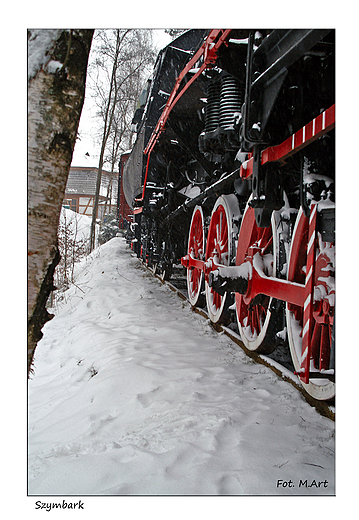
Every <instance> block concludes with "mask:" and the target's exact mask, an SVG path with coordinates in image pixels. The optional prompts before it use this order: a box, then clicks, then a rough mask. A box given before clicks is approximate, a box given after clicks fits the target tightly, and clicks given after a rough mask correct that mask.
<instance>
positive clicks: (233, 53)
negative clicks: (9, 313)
mask: <svg viewBox="0 0 359 520" xmlns="http://www.w3.org/2000/svg"><path fill="white" fill-rule="evenodd" d="M334 103H335V31H334V30H329V29H303V30H302V29H294V30H289V29H288V30H287V29H278V30H271V29H253V30H249V29H245V30H240V29H226V30H225V29H212V30H203V29H200V30H195V29H194V30H189V31H186V32H185V33H183V34H182V35H181V36H179V37H178V38H177V39H175V40H173V41H172V42H171V43H170V44H169V45H168V46H167V47H165V48H164V49H163V50H162V51H161V52H160V53H159V55H158V58H157V62H156V65H155V68H154V73H153V76H152V78H151V79H150V80H149V81H148V82H147V85H146V88H145V89H144V91H143V93H142V95H141V99H140V102H139V105H138V109H137V110H136V113H135V115H134V119H133V128H134V130H135V132H136V141H135V144H134V146H133V149H132V152H131V154H130V155H129V157H128V159H127V161H126V163H125V165H124V168H123V172H122V175H121V182H122V189H123V192H124V194H125V197H126V200H127V203H128V204H129V206H130V207H131V210H132V214H133V222H132V224H131V228H132V231H133V236H132V245H133V249H134V250H135V252H136V254H137V255H138V256H139V257H141V258H142V259H143V261H144V262H146V263H147V264H148V265H151V266H156V268H157V270H158V271H160V272H161V274H162V276H163V277H164V278H165V279H169V278H170V277H171V275H172V270H173V266H174V265H176V264H179V262H180V263H181V264H182V266H184V267H185V269H186V273H187V290H188V299H189V301H190V302H191V304H192V305H193V306H204V305H206V306H207V312H208V315H209V317H210V319H211V320H212V322H213V323H228V322H229V320H231V319H233V316H235V320H236V322H237V325H238V330H239V333H240V336H241V339H242V342H243V344H244V345H245V347H246V348H247V349H249V350H250V351H256V352H260V353H271V352H272V351H273V350H274V349H275V348H276V347H277V346H278V345H279V344H283V342H284V343H287V344H288V345H289V349H290V353H291V357H292V361H293V365H294V369H295V373H296V374H297V375H298V378H299V379H300V381H301V383H302V385H303V386H304V388H305V390H306V391H307V392H308V393H309V394H310V395H311V396H312V397H314V398H315V399H319V400H331V399H332V398H333V397H334V394H335V382H334V363H335V356H334V354H335V342H334V319H335V311H334V309H335V197H334V184H335V171H334V165H335V159H334V154H335V129H334V126H335V104H334Z"/></svg>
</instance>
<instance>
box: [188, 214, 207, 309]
mask: <svg viewBox="0 0 359 520" xmlns="http://www.w3.org/2000/svg"><path fill="white" fill-rule="evenodd" d="M188 255H189V256H192V257H193V258H195V259H196V260H203V257H204V219H203V211H202V208H201V207H200V206H196V207H195V209H194V211H193V215H192V220H191V225H190V228H189V236H188ZM202 282H203V272H202V271H201V269H198V268H196V267H190V268H188V269H187V289H188V299H189V301H190V302H191V304H192V305H198V304H200V303H201V302H200V300H201V291H202Z"/></svg>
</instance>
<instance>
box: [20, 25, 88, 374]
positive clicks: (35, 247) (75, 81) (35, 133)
mask: <svg viewBox="0 0 359 520" xmlns="http://www.w3.org/2000/svg"><path fill="white" fill-rule="evenodd" d="M92 35H93V30H88V29H86V30H71V31H66V30H55V31H47V30H46V29H43V30H37V31H34V30H30V31H29V32H28V47H29V54H28V57H29V75H30V77H29V83H28V107H29V113H28V255H29V256H28V373H29V372H30V369H31V364H32V360H33V355H34V351H35V348H36V345H37V342H38V341H39V340H40V339H41V337H42V332H41V329H42V327H43V325H44V324H45V323H46V321H48V320H49V319H51V317H52V316H50V315H49V313H48V312H47V311H46V307H45V306H46V301H47V299H48V296H49V294H50V292H51V291H52V290H53V273H54V269H55V267H56V265H57V263H58V262H59V259H60V256H59V252H58V247H57V227H58V223H59V216H60V211H61V204H62V200H63V197H64V193H65V187H66V181H67V177H68V172H69V168H70V164H71V160H72V153H73V148H74V145H75V139H76V134H77V128H78V124H79V119H80V115H81V110H82V106H83V101H84V95H85V82H86V70H87V61H88V56H89V51H90V46H91V40H92ZM46 36H48V37H49V39H50V44H49V45H47V47H46V49H45V51H43V56H42V59H40V60H39V59H38V56H39V54H41V51H42V50H43V45H44V44H43V42H44V40H46ZM36 62H38V63H37V64H36ZM36 65H37V66H36Z"/></svg>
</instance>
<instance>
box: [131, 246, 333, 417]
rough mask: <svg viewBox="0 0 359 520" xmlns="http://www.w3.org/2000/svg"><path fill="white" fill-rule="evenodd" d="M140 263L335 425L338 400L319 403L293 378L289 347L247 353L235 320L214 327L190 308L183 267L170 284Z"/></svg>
mask: <svg viewBox="0 0 359 520" xmlns="http://www.w3.org/2000/svg"><path fill="white" fill-rule="evenodd" d="M134 256H136V255H134ZM139 262H140V263H141V265H142V266H143V267H144V269H146V270H147V271H149V272H151V274H152V275H153V276H154V277H155V278H157V279H158V280H159V281H160V282H161V283H163V284H164V285H166V286H167V287H169V288H170V289H171V290H172V291H173V292H175V293H176V294H177V295H178V297H179V298H181V299H182V300H185V301H186V302H187V304H188V305H189V306H190V307H191V309H192V311H193V312H196V313H197V314H199V315H200V316H202V317H203V318H204V319H206V320H208V322H209V323H210V324H211V326H212V327H213V329H214V330H215V331H216V332H218V333H223V334H225V335H226V336H227V337H228V338H229V339H230V340H231V341H232V342H233V343H235V344H236V345H237V346H239V347H240V348H241V349H242V350H243V352H244V353H245V354H246V355H247V356H248V357H250V358H251V359H252V360H253V361H254V362H255V363H258V364H261V365H265V366H266V367H268V368H269V369H270V370H272V371H273V372H274V373H275V374H277V376H279V377H280V378H281V379H283V380H284V381H286V382H288V383H290V384H291V385H292V386H293V387H294V388H296V389H297V390H298V391H299V392H300V393H301V394H302V396H303V397H304V399H305V400H306V401H307V403H308V404H309V405H310V406H313V407H314V408H315V409H316V410H317V412H318V413H320V414H321V415H323V416H324V417H327V418H328V419H331V420H332V421H335V399H333V400H331V401H318V400H317V399H314V398H313V397H312V396H310V395H309V394H308V393H307V392H306V391H305V389H304V388H303V386H302V385H301V384H300V382H299V381H298V378H297V376H296V375H295V374H294V367H293V363H292V360H291V355H290V352H289V347H288V345H287V344H283V345H282V346H279V347H277V348H276V349H275V350H274V352H273V353H272V354H268V355H263V354H258V353H256V352H253V351H251V350H249V349H247V348H246V346H245V345H244V343H243V342H242V341H241V338H240V335H239V331H238V326H237V324H236V323H235V319H233V320H232V321H231V322H230V323H229V324H228V325H227V326H226V325H223V324H219V323H213V322H212V321H211V320H210V317H209V315H208V313H207V310H206V307H205V306H204V307H203V308H201V307H197V306H194V305H192V304H191V302H190V300H189V298H188V292H187V278H186V269H184V268H183V267H182V266H181V265H175V266H174V268H173V274H172V276H171V281H167V280H165V278H164V275H163V274H162V273H158V272H157V271H156V266H155V267H149V266H147V265H146V263H145V262H144V261H143V260H141V259H139ZM233 316H234V313H233Z"/></svg>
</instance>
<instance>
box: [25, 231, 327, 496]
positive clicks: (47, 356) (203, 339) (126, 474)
mask: <svg viewBox="0 0 359 520" xmlns="http://www.w3.org/2000/svg"><path fill="white" fill-rule="evenodd" d="M76 283H77V286H78V287H74V286H73V287H72V288H71V289H70V290H69V291H68V292H67V293H66V295H67V296H66V299H67V303H66V304H64V305H63V307H62V308H61V310H60V311H59V313H58V315H57V316H56V317H55V318H54V319H53V320H52V321H51V322H49V323H48V324H47V325H46V326H45V328H44V337H43V339H42V340H41V342H40V343H39V345H38V348H37V350H36V356H35V375H34V377H33V379H32V380H31V381H30V382H29V494H30V495H34V494H36V495H47V494H53V495H91V494H96V495H101V494H104V495H123V494H127V495H147V494H155V495H163V494H173V495H193V494H194V495H221V494H224V495H225V494H236V495H237V494H255V495H263V494H269V495H272V494H284V495H286V494H296V495H310V494H333V493H334V486H335V482H334V423H333V422H332V421H330V420H329V419H326V418H324V417H322V416H320V415H319V414H318V413H317V412H316V411H315V410H314V409H313V408H311V407H310V406H309V405H308V404H307V403H306V402H305V400H304V399H303V397H302V396H301V395H300V393H299V392H298V391H297V390H296V389H295V388H293V387H292V386H291V385H290V384H288V383H286V382H284V381H282V380H281V379H280V378H279V377H277V376H276V375H275V374H274V373H273V372H272V371H271V370H270V369H268V368H267V367H265V366H262V365H258V364H255V363H254V362H252V361H251V360H250V359H249V358H248V357H246V356H245V354H244V353H243V352H242V351H241V350H240V348H239V347H236V346H235V345H234V344H232V343H231V342H230V341H229V340H228V338H226V336H224V335H218V334H217V333H216V332H214V331H213V329H212V328H211V326H210V325H209V323H208V322H207V321H206V320H205V319H204V318H203V317H201V316H199V315H197V314H196V313H193V312H192V311H191V309H190V307H189V305H188V304H187V303H186V302H183V301H182V300H180V299H179V298H178V296H177V295H176V294H175V293H173V292H172V291H170V290H169V289H168V288H167V287H166V286H164V285H162V284H161V283H160V282H159V281H158V280H157V279H155V278H154V277H152V276H151V275H150V274H149V273H148V272H147V270H145V269H144V268H143V267H142V266H141V264H140V263H139V262H138V260H137V259H135V258H133V257H132V256H131V253H130V251H129V249H128V248H127V247H126V244H125V242H124V240H123V239H122V238H115V239H112V240H111V241H110V242H108V243H107V244H105V245H104V246H102V247H101V248H100V249H99V250H96V251H95V252H94V253H93V254H92V256H91V257H89V258H87V260H85V261H83V262H82V263H80V264H79V265H78V274H77V282H76ZM289 481H291V484H290V485H289V484H288V482H289ZM285 483H287V485H286V487H283V486H284V485H285ZM310 485H311V487H309V486H310ZM319 486H320V487H319Z"/></svg>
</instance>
